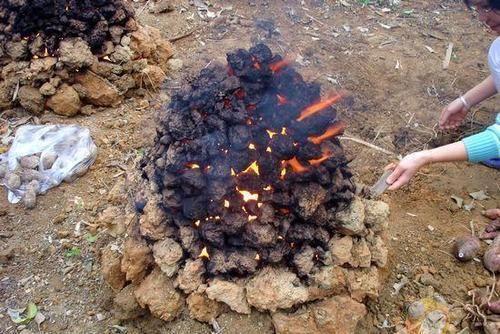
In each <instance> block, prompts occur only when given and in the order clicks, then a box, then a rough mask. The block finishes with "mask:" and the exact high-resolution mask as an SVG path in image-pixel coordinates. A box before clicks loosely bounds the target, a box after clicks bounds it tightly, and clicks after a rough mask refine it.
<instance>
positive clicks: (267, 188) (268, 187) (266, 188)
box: [264, 186, 273, 191]
mask: <svg viewBox="0 0 500 334" xmlns="http://www.w3.org/2000/svg"><path fill="white" fill-rule="evenodd" d="M272 189H273V188H271V186H267V187H265V188H264V190H265V191H270V190H272Z"/></svg>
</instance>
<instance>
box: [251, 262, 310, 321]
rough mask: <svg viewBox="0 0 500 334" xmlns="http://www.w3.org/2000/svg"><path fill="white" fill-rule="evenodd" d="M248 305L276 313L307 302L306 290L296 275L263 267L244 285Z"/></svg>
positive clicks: (283, 270)
mask: <svg viewBox="0 0 500 334" xmlns="http://www.w3.org/2000/svg"><path fill="white" fill-rule="evenodd" d="M246 290H247V300H248V303H249V304H250V305H252V306H254V307H255V308H257V309H259V310H269V311H273V312H274V311H276V310H277V309H286V308H290V307H292V306H294V305H296V304H300V303H303V302H305V301H307V300H308V298H309V294H308V291H307V288H306V287H305V286H303V285H302V284H301V283H300V280H299V279H298V277H297V275H295V274H294V273H292V272H290V271H288V270H286V269H284V268H273V267H269V266H268V267H265V268H263V269H262V270H261V271H259V272H258V274H257V275H256V276H254V277H253V278H252V279H250V281H249V282H248V283H247V285H246Z"/></svg>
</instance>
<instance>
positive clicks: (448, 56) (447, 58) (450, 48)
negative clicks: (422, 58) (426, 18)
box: [443, 42, 453, 70]
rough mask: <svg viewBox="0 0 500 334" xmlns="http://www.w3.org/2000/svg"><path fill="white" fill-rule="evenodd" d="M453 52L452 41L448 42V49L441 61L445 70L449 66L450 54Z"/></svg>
mask: <svg viewBox="0 0 500 334" xmlns="http://www.w3.org/2000/svg"><path fill="white" fill-rule="evenodd" d="M452 54H453V43H451V42H450V44H448V49H447V50H446V56H445V57H444V61H443V69H445V70H447V69H448V67H449V66H450V60H451V55H452Z"/></svg>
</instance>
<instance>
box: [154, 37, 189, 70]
mask: <svg viewBox="0 0 500 334" xmlns="http://www.w3.org/2000/svg"><path fill="white" fill-rule="evenodd" d="M173 54H174V51H173V46H172V44H171V43H170V42H169V41H166V40H163V39H162V40H158V41H156V50H155V51H154V53H153V60H154V61H155V63H156V64H157V65H158V66H160V67H161V69H162V70H163V71H164V72H168V70H170V69H171V67H170V65H169V63H168V62H169V59H170V58H171V57H172V56H173ZM179 61H180V62H179ZM176 62H177V64H174V65H173V66H174V67H175V66H180V68H179V70H180V69H181V68H182V66H183V63H182V60H180V59H178V60H177V61H176Z"/></svg>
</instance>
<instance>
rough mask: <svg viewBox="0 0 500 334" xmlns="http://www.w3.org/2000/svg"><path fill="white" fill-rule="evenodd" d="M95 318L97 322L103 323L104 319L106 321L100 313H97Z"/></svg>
mask: <svg viewBox="0 0 500 334" xmlns="http://www.w3.org/2000/svg"><path fill="white" fill-rule="evenodd" d="M95 317H96V319H97V321H103V320H104V319H106V316H104V314H102V313H97V314H96V315H95Z"/></svg>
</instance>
